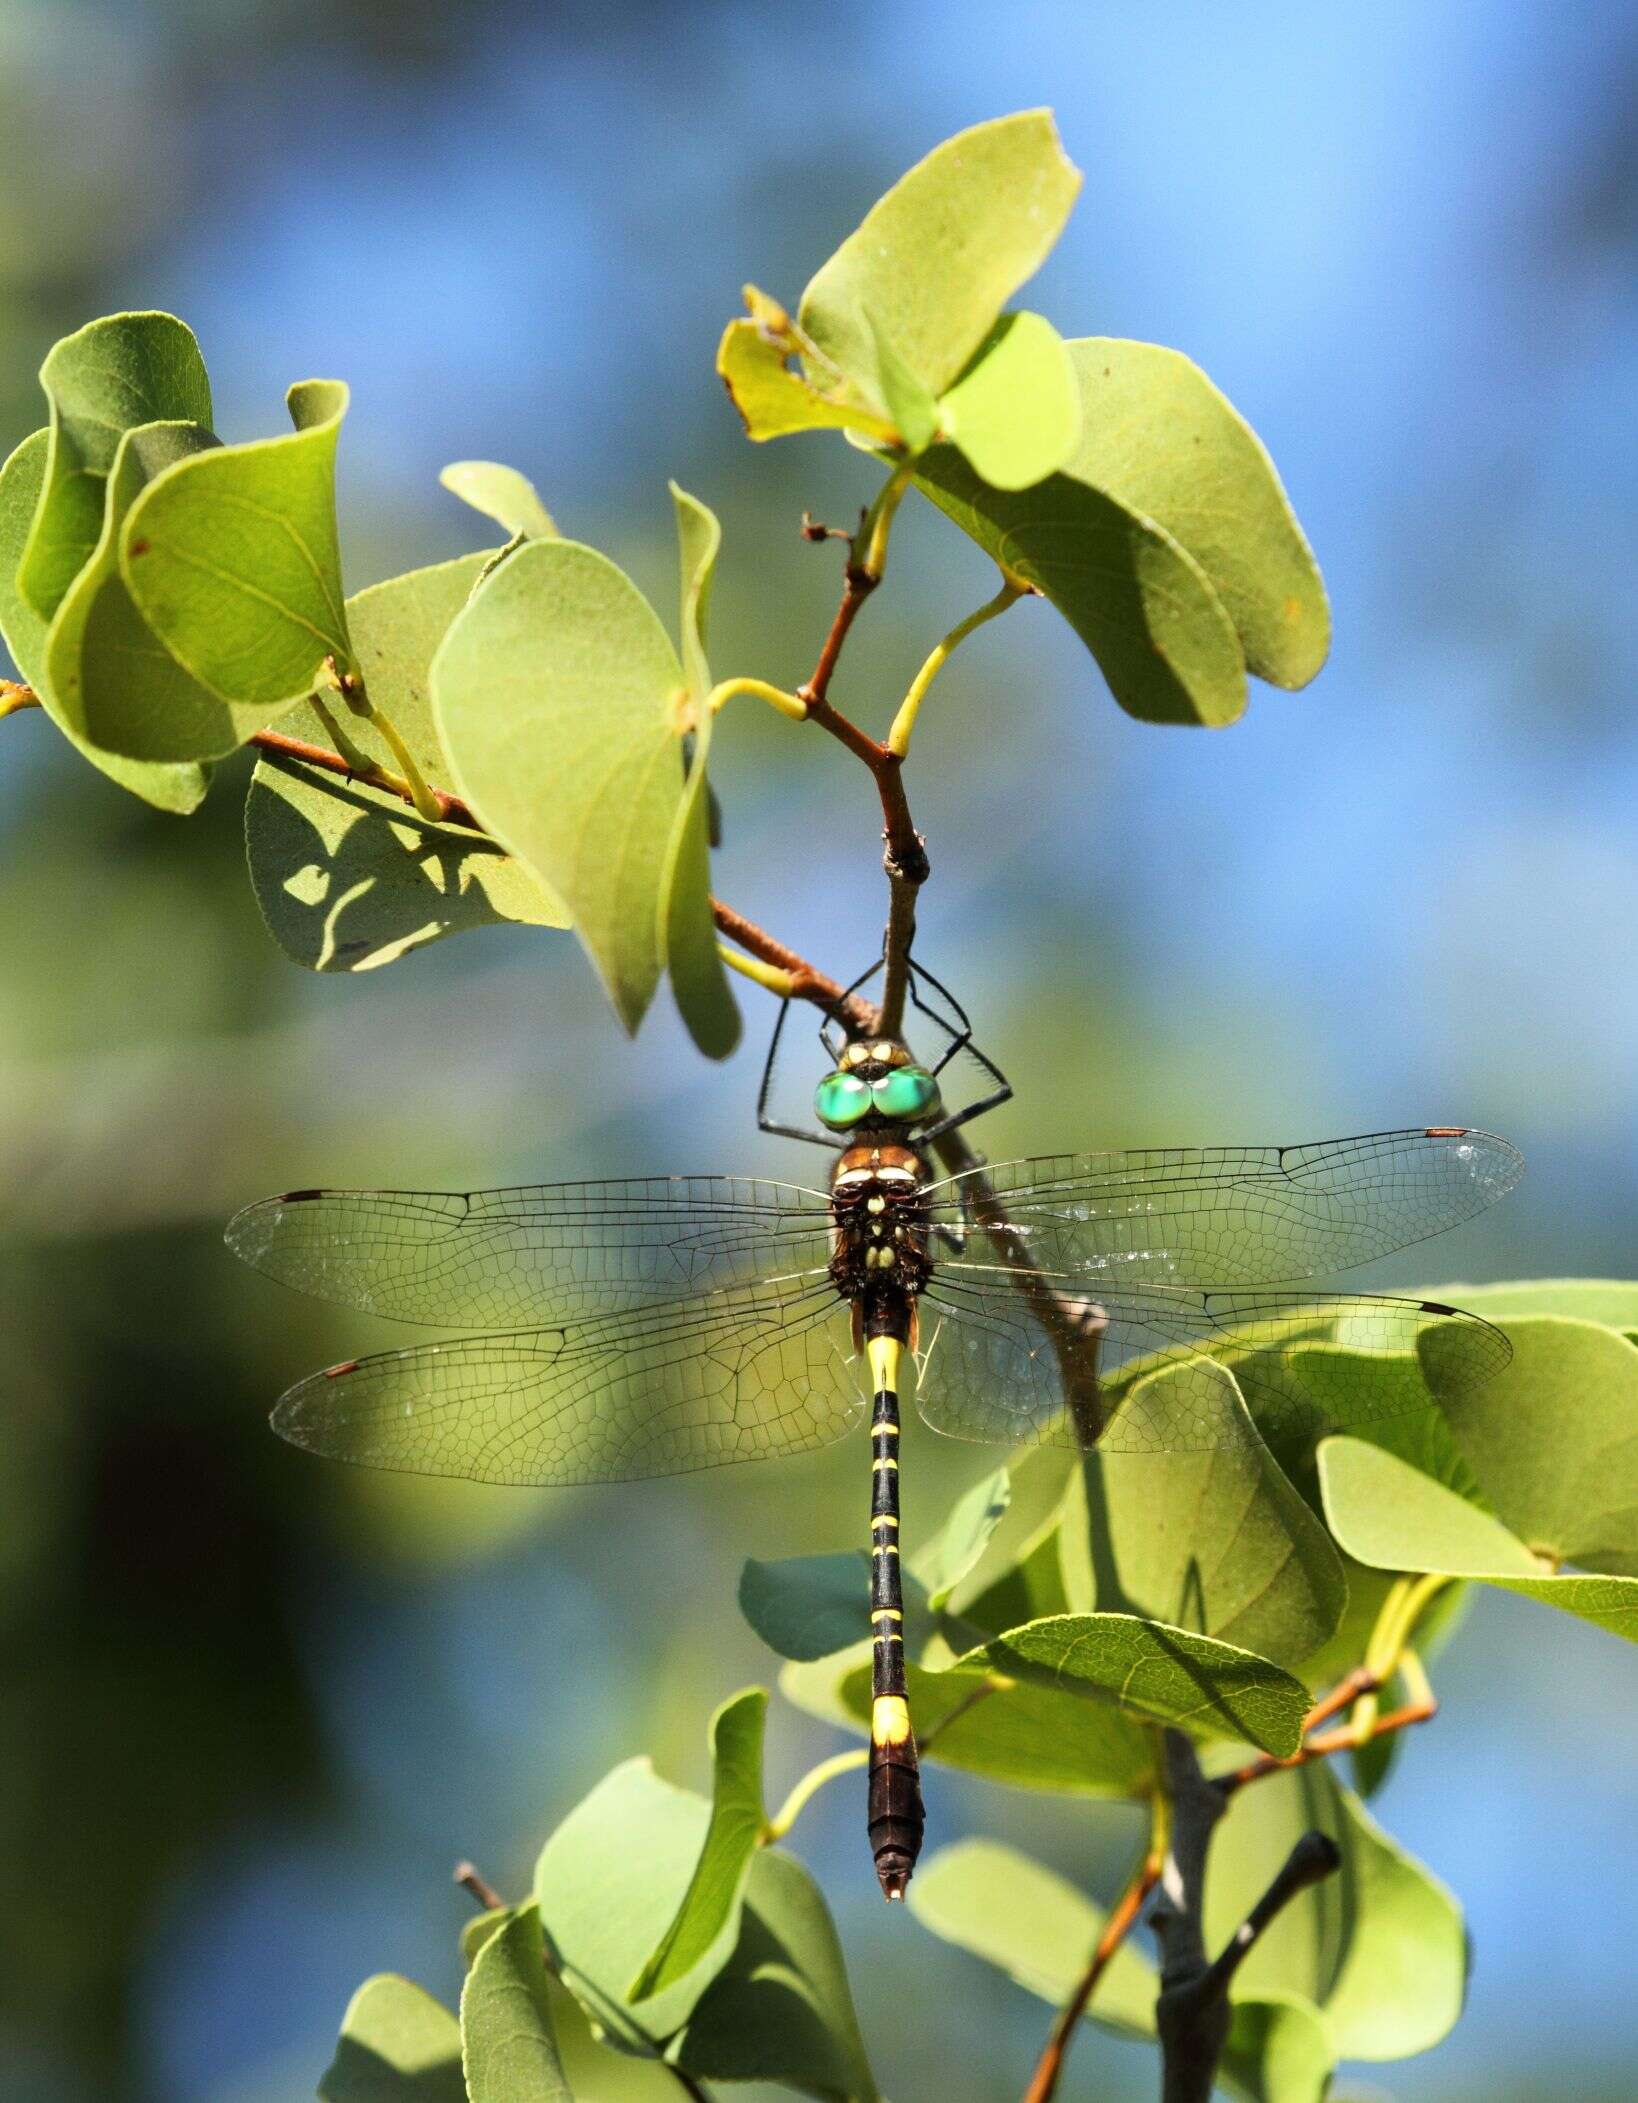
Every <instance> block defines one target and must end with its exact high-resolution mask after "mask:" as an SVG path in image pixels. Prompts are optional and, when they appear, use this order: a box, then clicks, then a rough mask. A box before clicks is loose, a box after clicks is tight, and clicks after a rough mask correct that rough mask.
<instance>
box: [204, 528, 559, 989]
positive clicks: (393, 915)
mask: <svg viewBox="0 0 1638 2103" xmlns="http://www.w3.org/2000/svg"><path fill="white" fill-rule="evenodd" d="M487 559H488V558H487V556H485V555H482V554H478V555H466V556H463V557H461V559H460V560H459V561H456V562H445V563H439V564H437V565H435V566H434V567H433V568H430V569H424V570H411V571H410V572H409V574H408V575H407V576H403V577H394V578H392V579H390V580H389V581H388V582H387V583H385V584H377V585H372V586H371V587H370V588H369V589H368V590H367V591H362V592H359V593H358V594H357V595H356V596H355V597H354V598H352V599H350V600H349V601H348V602H347V614H348V621H349V624H350V626H351V629H352V633H353V638H354V645H355V648H356V650H357V653H358V659H359V663H360V665H361V667H362V669H363V673H364V677H365V679H366V680H367V681H368V684H369V689H370V692H371V694H372V695H373V696H374V697H375V700H376V702H377V703H378V705H379V706H381V707H382V708H384V709H385V710H386V712H387V713H388V714H389V715H390V716H391V717H392V719H393V722H394V723H395V724H396V725H397V727H398V730H399V733H400V735H401V736H402V737H403V739H404V741H405V743H406V744H407V745H408V747H409V749H410V751H411V753H412V754H413V755H414V757H415V760H416V763H417V764H418V765H419V766H420V767H421V769H422V771H423V773H424V774H425V775H426V777H427V778H428V780H430V781H432V782H434V783H436V784H438V785H439V786H441V787H442V786H447V783H448V775H449V769H448V766H447V764H446V762H445V759H444V755H443V752H442V749H441V747H440V746H439V743H438V735H437V731H436V729H435V727H434V724H433V720H432V707H431V702H430V699H429V694H428V681H429V667H430V665H431V662H432V658H433V655H434V653H435V652H436V651H437V648H438V645H439V643H440V642H441V641H442V640H443V637H444V635H445V633H446V631H447V630H448V628H449V625H450V623H451V622H452V621H453V620H454V618H455V616H456V614H458V613H459V612H460V610H461V608H462V607H463V606H464V605H465V604H466V601H467V597H468V594H469V593H470V591H471V589H472V585H473V582H474V580H475V579H476V577H477V576H478V574H479V572H480V571H481V570H482V568H483V565H484V563H485V562H486V561H487ZM348 727H349V734H350V735H351V736H352V737H353V740H354V742H355V743H357V744H359V745H361V746H362V747H363V748H364V749H365V751H366V752H367V753H368V754H369V756H370V757H372V758H375V759H377V760H379V761H380V762H381V764H382V765H383V766H386V767H389V768H390V767H393V766H394V765H395V762H394V760H393V757H392V755H391V753H390V752H389V751H388V750H387V747H386V746H385V744H384V743H382V742H381V741H380V740H379V739H378V737H377V735H376V733H375V732H374V731H373V730H372V729H371V728H370V727H369V726H368V725H366V724H363V723H360V722H358V721H356V720H355V719H353V718H351V717H349V718H348ZM279 733H280V735H281V736H286V737H293V738H298V739H300V740H302V741H303V742H305V743H309V744H314V745H318V746H320V747H323V748H326V749H328V747H329V744H330V736H329V732H328V731H327V729H326V728H325V726H324V725H323V724H322V723H321V722H320V720H319V718H318V717H317V716H316V715H315V714H314V713H313V711H312V710H311V709H310V708H308V707H306V706H302V707H299V708H296V709H293V710H291V711H290V712H289V713H288V714H287V715H286V716H285V717H284V718H283V720H282V721H281V723H280V725H279ZM245 837H246V843H247V847H248V850H249V856H250V877H251V883H252V885H253V886H254V888H255V892H256V902H257V904H258V905H259V906H260V907H261V909H262V917H263V918H264V919H265V920H266V922H267V925H268V929H269V931H270V933H271V934H272V935H273V938H274V940H275V941H277V942H278V944H279V946H280V947H281V948H282V949H283V950H284V952H285V954H286V955H287V956H289V957H291V958H292V959H293V960H294V961H295V962H296V963H298V964H302V965H305V966H306V967H307V968H308V969H309V970H313V971H369V970H373V969H374V968H375V967H376V966H377V965H380V964H388V963H392V962H393V961H394V960H395V959H397V958H399V957H401V956H406V955H408V954H409V953H410V952H411V951H412V950H416V949H420V948H423V947H424V946H425V945H426V944H427V943H428V942H434V941H437V940H438V939H439V937H440V936H443V935H451V934H458V933H460V932H461V931H462V930H463V929H466V928H474V927H489V926H493V925H496V924H503V923H509V922H522V923H525V924H527V925H530V926H536V927H565V926H567V924H568V914H567V912H566V911H565V910H564V908H563V906H562V905H561V904H560V903H559V902H558V900H556V899H555V898H552V897H551V896H550V895H549V894H548V893H547V892H546V891H545V890H544V889H543V888H542V886H541V884H540V883H539V881H538V880H537V879H536V878H535V877H534V876H533V875H531V873H530V872H529V871H528V870H527V869H526V868H524V866H523V865H522V863H520V862H518V861H516V860H514V859H513V858H512V856H510V855H509V854H508V853H507V852H506V850H505V849H504V848H503V847H502V846H501V845H500V844H499V842H498V841H495V840H492V839H490V838H488V837H487V836H486V835H485V834H482V833H475V832H473V831H471V830H470V829H469V828H468V827H466V826H462V825H455V824H448V825H429V824H428V823H427V822H426V821H425V820H424V819H422V818H420V817H418V816H417V815H416V813H415V811H414V810H413V809H412V808H411V807H410V805H408V804H407V803H405V802H404V801H403V800H402V798H400V797H398V796H395V795H392V794H391V793H390V792H389V791H387V790H385V789H375V788H370V787H368V786H367V785H365V784H364V783H362V782H358V781H348V780H346V779H343V778H340V777H338V776H336V775H334V774H331V773H328V772H326V771H325V770H324V769H322V768H319V767H313V766H307V765H304V764H302V763H301V762H300V761H298V760H290V759H284V758H280V759H274V758H272V757H271V756H266V755H264V756H263V758H262V759H261V761H260V763H259V764H258V766H257V768H256V772H255V775H254V777H253V778H252V781H251V788H250V796H249V799H248V802H247V804H246V807H245Z"/></svg>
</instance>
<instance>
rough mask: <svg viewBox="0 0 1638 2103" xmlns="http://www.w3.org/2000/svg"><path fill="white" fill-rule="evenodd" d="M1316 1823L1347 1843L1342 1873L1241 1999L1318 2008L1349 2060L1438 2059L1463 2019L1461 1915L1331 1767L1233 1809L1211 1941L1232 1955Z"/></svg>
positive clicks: (1215, 1846)
mask: <svg viewBox="0 0 1638 2103" xmlns="http://www.w3.org/2000/svg"><path fill="white" fill-rule="evenodd" d="M1315 1826H1317V1827H1319V1828H1320V1829H1321V1830H1322V1831H1324V1832H1327V1833H1329V1834H1330V1835H1331V1837H1332V1838H1333V1839H1334V1840H1335V1841H1336V1842H1337V1845H1338V1847H1339V1848H1340V1849H1341V1852H1342V1868H1341V1871H1340V1873H1339V1874H1338V1875H1336V1876H1334V1877H1329V1878H1327V1879H1326V1880H1325V1882H1324V1883H1322V1884H1318V1885H1315V1886H1314V1887H1313V1888H1312V1889H1310V1890H1308V1891H1305V1892H1303V1893H1301V1894H1300V1895H1299V1896H1298V1897H1297V1898H1296V1899H1295V1900H1293V1902H1292V1903H1291V1904H1290V1905H1289V1906H1288V1907H1287V1908H1286V1909H1285V1911H1284V1912H1282V1913H1281V1914H1280V1916H1279V1918H1278V1919H1277V1920H1276V1921H1274V1923H1273V1924H1272V1925H1271V1926H1270V1927H1269V1928H1268V1930H1267V1932H1266V1933H1265V1934H1264V1936H1263V1937H1262V1939H1261V1940H1260V1941H1259V1942H1258V1944H1257V1946H1256V1948H1255V1949H1253V1950H1252V1952H1251V1954H1250V1956H1249V1957H1248V1958H1247V1959H1246V1961H1245V1963H1244V1965H1243V1966H1242V1968H1241V1970H1240V1973H1239V1976H1238V1980H1237V1982H1236V1994H1237V1997H1238V1995H1240V1994H1244V1995H1245V1996H1247V1997H1248V1998H1249V1997H1255V1996H1262V1995H1276V1996H1283V1995H1295V1996H1297V1997H1299V1998H1300V1999H1302V2000H1305V2001H1309V2002H1312V2003H1313V2004H1314V2005H1315V2006H1316V2007H1318V2008H1320V2009H1321V2010H1322V2011H1323V2013H1324V2019H1325V2027H1326V2029H1327V2031H1328V2032H1329V2034H1330V2038H1331V2043H1332V2046H1333V2049H1334V2051H1335V2054H1336V2056H1337V2057H1338V2058H1339V2059H1404V2058H1408V2057H1409V2056H1410V2055H1411V2054H1412V2053H1415V2052H1425V2051H1427V2050H1428V2049H1429V2047H1430V2046H1432V2045H1436V2044H1437V2043H1438V2042H1439V2040H1440V2038H1442V2037H1443V2036H1444V2035H1445V2034H1446V2032H1447V2031H1448V2030H1449V2029H1450V2028H1451V2026H1452V2025H1453V2024H1454V2023H1455V2021H1456V2018H1457V2016H1458V2015H1460V2013H1461V2008H1462V1995H1463V1990H1464V1987H1465V1983H1466V1977H1467V1942H1466V1936H1465V1933H1464V1930H1463V1926H1462V1915H1461V1909H1460V1907H1459V1906H1458V1905H1457V1904H1456V1901H1455V1900H1454V1899H1453V1898H1452V1897H1451V1895H1450V1893H1449V1892H1448V1891H1447V1890H1446V1889H1445V1888H1444V1886H1443V1885H1442V1884H1440V1883H1439V1882H1438V1881H1437V1879H1436V1878H1434V1877H1433V1876H1431V1875H1430V1874H1429V1872H1428V1871H1427V1870H1426V1869H1424V1868H1423V1866H1422V1865H1421V1863H1419V1862H1418V1861H1416V1860H1415V1858H1414V1857H1413V1856H1411V1855H1409V1854H1407V1853H1406V1852H1405V1851H1404V1850H1403V1849H1402V1848H1400V1847H1398V1846H1397V1845H1396V1844H1395V1843H1394V1842H1393V1841H1392V1840H1390V1839H1389V1838H1388V1836H1387V1834H1385V1833H1384V1832H1383V1831H1382V1829H1381V1828H1380V1827H1379V1826H1378V1825H1376V1824H1375V1822H1374V1821H1373V1820H1372V1819H1371V1817H1370V1815H1369V1814H1368V1813H1367V1811H1366V1810H1365V1807H1364V1806H1363V1805H1362V1804H1361V1803H1360V1802H1359V1800H1358V1798H1357V1797H1355V1796H1354V1795H1353V1794H1352V1793H1351V1792H1350V1791H1349V1790H1347V1789H1344V1788H1343V1787H1342V1786H1341V1785H1340V1784H1339V1783H1338V1782H1337V1781H1336V1779H1335V1777H1334V1776H1333V1775H1332V1774H1331V1772H1330V1770H1329V1769H1328V1768H1327V1767H1325V1766H1324V1765H1323V1764H1322V1763H1320V1762H1317V1761H1316V1762H1314V1763H1313V1764H1312V1765H1309V1766H1304V1767H1299V1768H1294V1769H1292V1770H1291V1771H1290V1772H1289V1773H1287V1774H1281V1775H1273V1776H1270V1777H1269V1778H1268V1779H1267V1780H1265V1781H1261V1782H1259V1783H1258V1784H1257V1786H1256V1787H1255V1788H1254V1789H1242V1790H1240V1791H1239V1792H1238V1793H1237V1794H1236V1795H1235V1797H1234V1798H1233V1799H1232V1801H1231V1802H1230V1805H1229V1811H1228V1816H1227V1817H1226V1818H1225V1819H1224V1820H1223V1822H1222V1824H1221V1825H1220V1826H1219V1827H1218V1829H1217V1832H1216V1835H1215V1837H1214V1839H1213V1841H1212V1856H1211V1875H1210V1876H1209V1878H1208V1879H1207V1881H1206V1908H1205V1910H1206V1940H1207V1946H1208V1947H1209V1948H1210V1949H1213V1950H1217V1949H1220V1948H1221V1947H1222V1946H1223V1944H1224V1942H1226V1941H1227V1939H1228V1938H1229V1936H1231V1935H1232V1934H1233V1933H1234V1931H1235V1930H1236V1928H1238V1927H1239V1925H1240V1923H1241V1922H1242V1921H1243V1920H1244V1919H1245V1917H1246V1915H1247V1914H1248V1913H1249V1912H1250V1911H1251V1909H1252V1907H1253V1906H1254V1905H1255V1904H1256V1902H1257V1900H1258V1899H1259V1898H1260V1897H1261V1896H1262V1894H1263V1892H1264V1891H1265V1890H1266V1889H1267V1887H1268V1883H1269V1879H1270V1878H1271V1877H1272V1875H1273V1874H1274V1871H1275V1869H1276V1868H1277V1867H1278V1866H1279V1864H1280V1863H1281V1862H1282V1861H1283V1860H1284V1859H1285V1856H1286V1854H1287V1853H1288V1852H1289V1850H1290V1849H1291V1847H1292V1846H1293V1845H1294V1844H1295V1842H1296V1840H1297V1839H1298V1837H1299V1835H1301V1834H1302V1833H1304V1832H1306V1831H1308V1830H1309V1829H1310V1828H1311V1827H1315Z"/></svg>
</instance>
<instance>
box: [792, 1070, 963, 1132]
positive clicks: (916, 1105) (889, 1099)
mask: <svg viewBox="0 0 1638 2103" xmlns="http://www.w3.org/2000/svg"><path fill="white" fill-rule="evenodd" d="M870 1092H871V1094H872V1095H873V1096H874V1097H875V1099H876V1108H877V1110H878V1111H879V1112H880V1113H881V1115H882V1116H883V1117H891V1118H892V1119H893V1120H894V1122H895V1123H897V1124H914V1123H915V1122H917V1121H918V1120H919V1119H921V1118H923V1117H930V1116H931V1115H932V1113H933V1112H934V1111H935V1110H936V1109H937V1108H938V1083H937V1081H935V1080H934V1079H933V1076H932V1075H931V1074H930V1073H929V1072H928V1071H927V1069H926V1067H925V1066H895V1067H894V1069H893V1071H892V1072H891V1073H887V1074H883V1076H882V1078H881V1079H880V1080H879V1081H877V1082H876V1083H875V1085H874V1086H873V1087H872V1089H871V1091H870ZM821 1115H823V1113H822V1112H821Z"/></svg>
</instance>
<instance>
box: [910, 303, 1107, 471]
mask: <svg viewBox="0 0 1638 2103" xmlns="http://www.w3.org/2000/svg"><path fill="white" fill-rule="evenodd" d="M938 420H939V423H940V425H941V426H942V428H943V431H944V435H945V437H946V438H948V439H949V440H950V442H951V443H952V444H953V445H955V446H956V447H957V448H959V450H960V451H961V452H963V453H964V454H965V455H966V456H967V460H968V463H969V464H970V465H971V466H972V467H973V468H974V469H975V470H976V471H977V473H978V474H979V476H980V477H981V478H982V479H983V480H984V481H986V482H988V483H989V484H990V485H991V487H992V488H995V489H1028V488H1029V487H1030V485H1031V484H1032V483H1035V482H1041V481H1044V480H1045V479H1046V477H1047V476H1048V475H1050V474H1053V473H1055V472H1056V471H1057V470H1058V469H1059V468H1060V467H1062V466H1063V465H1064V464H1065V462H1066V461H1068V460H1070V459H1071V458H1072V457H1073V456H1074V454H1075V452H1076V450H1077V448H1078V447H1079V445H1080V442H1081V389H1080V381H1079V378H1078V377H1077V374H1076V371H1075V367H1074V364H1073V362H1072V361H1071V358H1070V354H1069V346H1068V345H1067V344H1066V343H1065V342H1064V340H1063V338H1062V337H1061V336H1060V335H1059V334H1058V331H1057V330H1056V329H1055V328H1054V327H1053V326H1052V324H1051V322H1050V321H1047V320H1044V319H1043V318H1042V316H1041V315H1039V314H1029V313H1024V314H1006V315H1003V316H1002V318H1001V320H1000V321H999V322H998V323H997V324H996V327H995V330H994V333H993V334H992V335H991V337H990V340H989V342H988V343H987V344H986V345H985V346H984V348H983V349H982V350H981V351H980V352H979V354H978V356H977V357H976V358H975V359H974V360H973V362H972V364H971V365H970V366H969V367H968V368H967V370H966V371H965V372H964V373H963V374H962V376H961V378H960V379H959V380H957V382H956V383H955V385H954V386H953V387H952V388H951V389H950V391H949V393H948V394H946V395H945V396H944V398H943V399H942V401H940V403H939V404H938Z"/></svg>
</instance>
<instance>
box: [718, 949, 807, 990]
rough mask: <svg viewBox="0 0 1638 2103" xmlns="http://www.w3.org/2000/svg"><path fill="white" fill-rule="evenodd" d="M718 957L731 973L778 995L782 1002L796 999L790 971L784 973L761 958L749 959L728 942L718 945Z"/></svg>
mask: <svg viewBox="0 0 1638 2103" xmlns="http://www.w3.org/2000/svg"><path fill="white" fill-rule="evenodd" d="M717 955H718V956H719V957H721V959H722V961H723V962H724V963H725V964H726V965H727V966H728V969H729V970H730V971H737V972H738V973H739V974H740V976H741V977H742V978H748V979H750V980H751V981H752V982H753V984H755V985H758V986H761V987H763V988H764V989H765V990H766V991H767V992H769V993H777V994H778V996H779V998H780V999H781V1000H791V999H794V997H795V993H796V980H795V977H794V976H793V974H792V973H790V972H789V971H782V970H781V969H780V968H779V966H778V965H777V964H764V963H763V962H762V960H761V958H760V957H748V956H746V955H744V954H743V953H742V952H741V951H740V950H737V949H734V948H731V947H730V946H729V944H728V943H726V942H719V943H718V944H717Z"/></svg>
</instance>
